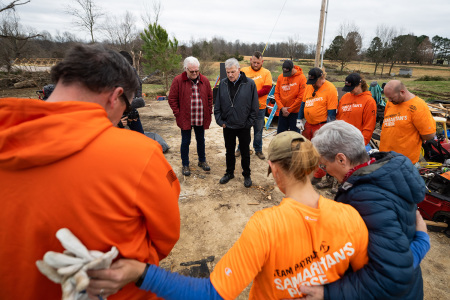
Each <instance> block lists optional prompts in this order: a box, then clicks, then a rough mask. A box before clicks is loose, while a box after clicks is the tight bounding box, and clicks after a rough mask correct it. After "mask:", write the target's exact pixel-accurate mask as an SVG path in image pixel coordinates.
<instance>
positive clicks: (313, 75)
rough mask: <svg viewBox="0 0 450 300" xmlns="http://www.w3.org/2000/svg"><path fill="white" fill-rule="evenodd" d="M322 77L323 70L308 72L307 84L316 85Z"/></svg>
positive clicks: (314, 69)
mask: <svg viewBox="0 0 450 300" xmlns="http://www.w3.org/2000/svg"><path fill="white" fill-rule="evenodd" d="M322 75H323V71H322V69H319V68H312V69H311V70H309V72H308V81H307V82H306V84H314V83H316V81H317V79H319V78H320V77H322Z"/></svg>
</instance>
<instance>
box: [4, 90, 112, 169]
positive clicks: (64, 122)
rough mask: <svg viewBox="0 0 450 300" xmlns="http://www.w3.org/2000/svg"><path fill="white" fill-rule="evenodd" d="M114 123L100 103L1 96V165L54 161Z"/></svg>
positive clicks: (27, 165)
mask: <svg viewBox="0 0 450 300" xmlns="http://www.w3.org/2000/svg"><path fill="white" fill-rule="evenodd" d="M112 126H113V125H112V123H111V121H109V119H108V118H107V114H106V112H105V110H104V108H103V107H102V106H100V105H99V104H96V103H86V102H79V101H66V102H56V103H49V102H44V101H42V100H37V99H20V98H4V99H0V169H6V170H20V169H27V168H32V167H36V166H43V165H47V164H51V163H54V162H56V161H58V160H61V159H64V158H66V157H68V156H70V155H73V154H75V153H77V152H79V151H81V150H82V149H84V148H85V147H86V146H87V145H88V144H89V143H90V142H92V141H93V140H94V139H95V138H96V137H97V136H98V135H100V134H101V133H102V132H104V131H105V130H107V129H108V128H111V127H112Z"/></svg>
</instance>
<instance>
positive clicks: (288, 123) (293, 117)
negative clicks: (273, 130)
mask: <svg viewBox="0 0 450 300" xmlns="http://www.w3.org/2000/svg"><path fill="white" fill-rule="evenodd" d="M297 116H298V114H297V113H290V114H289V115H288V116H287V117H283V115H282V113H281V111H280V115H279V116H278V128H277V134H278V133H282V132H284V131H288V130H291V131H295V132H300V130H299V129H298V128H297V126H296V125H297Z"/></svg>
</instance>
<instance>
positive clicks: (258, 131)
mask: <svg viewBox="0 0 450 300" xmlns="http://www.w3.org/2000/svg"><path fill="white" fill-rule="evenodd" d="M265 116H266V109H265V108H264V109H260V110H259V111H258V118H257V119H256V121H255V125H253V136H254V137H253V148H254V149H255V152H262V146H263V141H262V133H263V129H264V117H265ZM237 150H238V151H241V150H240V148H239V145H238V147H237Z"/></svg>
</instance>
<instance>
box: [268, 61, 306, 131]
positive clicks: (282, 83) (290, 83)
mask: <svg viewBox="0 0 450 300" xmlns="http://www.w3.org/2000/svg"><path fill="white" fill-rule="evenodd" d="M305 88H306V77H305V75H303V70H302V69H301V68H300V67H299V66H294V63H293V62H292V60H285V61H284V63H283V74H280V76H278V80H277V85H276V86H275V94H274V96H275V101H276V102H277V106H278V109H279V110H280V114H279V116H278V128H277V134H278V133H281V132H283V131H286V130H292V131H296V132H299V130H298V128H297V127H296V120H297V114H298V110H299V109H300V104H301V103H302V100H303V95H304V93H305Z"/></svg>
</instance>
